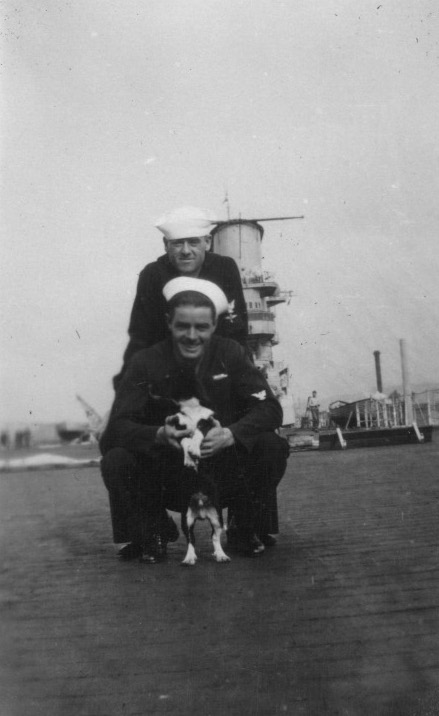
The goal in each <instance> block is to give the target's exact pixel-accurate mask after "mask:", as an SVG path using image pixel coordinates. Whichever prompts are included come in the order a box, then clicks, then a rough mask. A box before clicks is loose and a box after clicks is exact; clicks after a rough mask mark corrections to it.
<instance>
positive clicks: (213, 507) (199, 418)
mask: <svg viewBox="0 0 439 716" xmlns="http://www.w3.org/2000/svg"><path fill="white" fill-rule="evenodd" d="M178 405H179V408H180V410H179V412H178V413H177V414H176V415H175V416H173V420H172V424H174V425H175V426H176V427H178V428H179V429H183V428H186V429H188V430H190V435H188V436H187V437H184V438H182V440H181V446H182V448H183V453H184V466H185V469H184V470H183V475H182V480H183V481H184V483H183V485H182V486H181V496H182V504H181V529H182V530H183V533H184V535H185V537H186V540H187V552H186V556H185V558H184V560H183V562H182V564H185V565H194V564H195V562H196V561H197V555H196V552H195V535H194V528H195V522H196V521H197V520H205V519H207V520H209V522H210V524H211V527H212V544H213V556H214V557H215V559H216V561H217V562H229V561H230V558H229V557H228V556H227V555H226V553H225V552H224V550H223V548H222V546H221V534H222V532H223V530H224V523H223V517H222V510H221V503H220V498H219V490H218V487H217V485H216V484H215V480H214V479H213V476H212V475H210V474H209V470H208V468H207V469H205V466H204V464H203V465H202V467H201V470H200V469H199V468H200V457H201V453H200V448H201V443H202V442H203V438H204V436H205V435H207V433H208V432H209V430H210V429H211V428H212V427H213V426H214V424H215V423H214V420H213V411H212V410H210V409H209V408H205V407H203V406H202V405H200V402H199V400H198V398H189V399H187V400H181V401H178Z"/></svg>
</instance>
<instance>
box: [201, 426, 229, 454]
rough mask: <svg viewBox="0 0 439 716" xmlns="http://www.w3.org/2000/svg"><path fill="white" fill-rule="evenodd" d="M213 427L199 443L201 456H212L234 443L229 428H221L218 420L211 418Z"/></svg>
mask: <svg viewBox="0 0 439 716" xmlns="http://www.w3.org/2000/svg"><path fill="white" fill-rule="evenodd" d="M213 422H214V427H213V428H211V429H210V430H209V432H208V433H207V435H206V436H205V438H204V440H203V442H202V443H201V458H205V457H213V455H216V454H217V453H219V452H220V451H221V450H224V449H225V448H227V447H231V446H232V445H234V444H235V438H234V437H233V433H232V432H231V431H230V430H229V428H223V427H222V425H221V423H220V422H219V421H218V420H215V419H214V420H213Z"/></svg>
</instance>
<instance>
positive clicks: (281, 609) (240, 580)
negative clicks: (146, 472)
mask: <svg viewBox="0 0 439 716" xmlns="http://www.w3.org/2000/svg"><path fill="white" fill-rule="evenodd" d="M71 450H73V448H71ZM81 451H82V453H81V454H82V455H86V456H88V457H90V451H91V452H93V449H88V451H87V449H86V448H76V452H75V454H76V455H77V456H80V455H79V453H80V452H81ZM96 456H97V455H96ZM438 458H439V448H438V443H437V438H436V442H435V440H433V442H431V443H429V444H426V445H422V446H420V445H415V444H413V445H403V446H400V447H389V448H386V447H380V448H379V449H378V448H369V449H368V450H352V451H349V450H348V451H327V452H325V451H310V452H303V453H295V454H291V455H290V458H289V464H288V469H287V473H286V475H285V478H284V480H283V482H282V483H281V485H280V491H279V504H280V506H281V512H280V520H281V534H280V536H279V542H278V545H277V547H275V548H272V549H267V550H266V552H265V554H264V555H263V557H261V558H260V559H245V558H242V557H239V556H237V555H233V554H232V553H230V555H231V556H232V562H231V563H230V564H226V565H223V564H216V563H215V562H214V561H213V559H212V557H211V554H210V552H211V545H210V541H209V534H208V529H207V526H206V527H205V526H204V525H199V526H197V530H196V534H197V537H198V543H199V547H200V550H199V551H200V558H199V562H198V564H197V565H196V566H195V567H193V568H185V567H182V566H181V565H180V562H181V559H182V558H183V556H184V552H185V545H184V540H183V538H182V537H180V540H179V541H178V542H177V543H175V544H172V545H170V546H169V558H168V561H167V563H165V564H163V565H149V566H144V565H140V564H139V563H137V562H131V563H125V564H121V563H119V562H118V560H117V558H116V551H115V546H114V545H112V543H111V528H110V517H109V509H108V504H107V495H106V492H105V489H104V487H103V485H102V482H101V478H100V474H99V469H98V468H97V467H82V468H71V469H56V468H53V469H38V470H33V471H22V472H20V471H14V472H3V473H1V474H0V504H1V523H0V524H1V544H2V588H1V607H2V622H1V624H2V627H1V629H2V634H1V669H0V694H1V696H0V704H1V708H0V713H1V714H2V716H3V715H4V716H28V715H29V714H32V716H121V715H123V716H149V715H150V714H174V715H175V716H177V715H178V716H181V715H184V714H200V715H201V714H202V715H203V716H220V715H221V716H222V715H225V714H232V715H236V716H262V715H267V716H272V715H274V714H294V716H302V714H303V715H307V716H320V715H322V716H342V715H343V716H360V715H361V716H371V715H373V716H427V714H437V713H439V663H438V662H439V636H438V634H439V610H438V587H439V563H438V559H437V556H438V547H439V535H438V530H437V524H438V517H439V500H438V497H439V485H438V481H437V465H438Z"/></svg>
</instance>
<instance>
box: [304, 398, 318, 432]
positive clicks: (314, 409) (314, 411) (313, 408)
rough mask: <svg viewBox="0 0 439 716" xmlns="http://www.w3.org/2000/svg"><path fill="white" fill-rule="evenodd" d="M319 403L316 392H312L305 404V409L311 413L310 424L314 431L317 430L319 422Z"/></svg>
mask: <svg viewBox="0 0 439 716" xmlns="http://www.w3.org/2000/svg"><path fill="white" fill-rule="evenodd" d="M319 408H320V403H319V400H318V398H317V391H316V390H313V392H312V395H310V396H309V398H308V402H307V404H306V409H307V410H309V412H310V413H311V422H312V427H313V429H314V430H317V429H318V427H319V422H320V411H319Z"/></svg>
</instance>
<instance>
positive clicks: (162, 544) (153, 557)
mask: <svg viewBox="0 0 439 716" xmlns="http://www.w3.org/2000/svg"><path fill="white" fill-rule="evenodd" d="M165 559H166V540H164V539H163V538H162V537H161V536H160V535H159V534H154V535H152V537H150V538H149V540H148V541H147V542H145V544H144V545H142V551H141V554H140V556H139V561H140V562H144V563H145V564H156V563H157V562H163V561H164V560H165Z"/></svg>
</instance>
